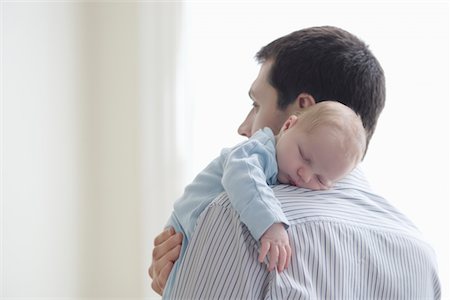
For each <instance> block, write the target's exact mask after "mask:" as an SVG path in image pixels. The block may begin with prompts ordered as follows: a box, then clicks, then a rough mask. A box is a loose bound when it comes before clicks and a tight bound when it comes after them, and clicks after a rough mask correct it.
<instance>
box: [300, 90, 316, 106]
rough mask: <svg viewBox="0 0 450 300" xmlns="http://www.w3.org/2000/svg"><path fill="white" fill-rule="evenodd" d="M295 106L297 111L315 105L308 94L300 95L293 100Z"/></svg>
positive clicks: (312, 98) (314, 101)
mask: <svg viewBox="0 0 450 300" xmlns="http://www.w3.org/2000/svg"><path fill="white" fill-rule="evenodd" d="M295 104H296V105H297V106H298V108H299V109H302V108H307V107H310V106H312V105H314V104H316V100H315V99H314V97H313V96H311V95H310V94H308V93H300V94H299V95H298V96H297V98H296V99H295Z"/></svg>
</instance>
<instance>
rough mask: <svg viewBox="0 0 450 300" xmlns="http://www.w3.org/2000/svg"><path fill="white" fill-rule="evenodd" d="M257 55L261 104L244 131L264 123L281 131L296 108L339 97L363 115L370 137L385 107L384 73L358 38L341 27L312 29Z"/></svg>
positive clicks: (253, 91)
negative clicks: (259, 68)
mask: <svg viewBox="0 0 450 300" xmlns="http://www.w3.org/2000/svg"><path fill="white" fill-rule="evenodd" d="M256 59H257V60H258V62H259V63H262V66H261V71H260V73H259V75H258V77H257V78H256V80H255V82H254V83H253V84H252V87H251V88H250V93H249V94H250V97H251V98H252V100H253V102H254V105H256V107H254V108H253V109H252V111H250V113H249V115H248V116H247V118H246V119H245V121H244V122H243V123H242V125H241V126H240V127H239V129H238V132H239V134H241V135H245V136H251V135H252V134H253V133H254V132H255V131H256V130H258V129H259V128H261V127H264V126H268V127H270V128H272V130H273V131H274V132H275V133H277V132H278V131H279V130H280V128H281V126H282V125H283V122H284V121H285V120H286V118H287V117H288V116H289V115H291V114H292V113H293V112H294V111H297V110H301V109H303V108H305V107H308V106H310V105H313V104H315V103H318V102H321V101H324V100H327V99H336V101H339V102H341V103H343V104H344V105H346V106H348V107H350V108H352V109H353V110H354V111H355V112H356V113H357V114H358V115H360V116H361V119H362V122H363V125H364V128H365V129H366V132H367V141H369V140H370V138H371V137H372V134H373V132H374V130H375V127H376V123H377V120H378V117H379V115H380V113H381V111H382V109H383V107H384V102H385V81H384V73H383V69H382V68H381V66H380V64H379V62H378V61H377V59H376V58H375V57H374V56H373V54H372V53H371V51H370V50H369V49H368V47H367V45H366V44H364V42H362V41H361V40H359V39H358V38H357V37H355V36H354V35H352V34H350V33H348V32H346V31H344V30H342V29H339V28H336V27H329V26H325V27H312V28H306V29H302V30H299V31H295V32H293V33H291V34H288V35H286V36H283V37H281V38H279V39H277V40H275V41H273V42H271V43H269V44H268V45H266V46H264V47H263V48H262V49H261V50H260V51H259V52H258V53H257V54H256ZM267 93H269V94H267ZM273 102H275V103H273Z"/></svg>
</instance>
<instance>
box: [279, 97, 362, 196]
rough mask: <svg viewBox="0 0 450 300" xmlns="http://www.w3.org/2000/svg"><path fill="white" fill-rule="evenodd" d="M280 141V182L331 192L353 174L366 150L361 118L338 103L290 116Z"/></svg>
mask: <svg viewBox="0 0 450 300" xmlns="http://www.w3.org/2000/svg"><path fill="white" fill-rule="evenodd" d="M276 140H277V145H276V149H277V162H278V181H279V182H280V183H285V184H291V185H296V186H299V187H304V188H309V189H313V190H323V189H329V188H330V187H332V186H333V184H334V183H335V182H336V181H338V180H340V179H341V178H343V177H344V176H345V175H347V174H348V173H350V172H351V171H352V170H353V169H354V168H355V167H356V165H357V164H358V163H359V162H360V161H361V159H362V157H363V156H364V152H365V150H366V132H365V130H364V127H363V125H362V122H361V119H360V117H359V116H358V115H357V114H356V113H355V112H354V111H353V110H352V109H350V108H349V107H347V106H345V105H343V104H341V103H339V102H336V101H323V102H319V103H317V104H315V105H312V106H310V107H308V108H306V109H303V110H302V111H300V112H299V113H298V114H297V115H292V116H290V117H289V118H288V119H287V121H286V122H285V123H284V125H283V127H282V128H281V130H280V133H279V134H278V135H277V136H276Z"/></svg>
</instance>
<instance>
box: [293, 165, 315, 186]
mask: <svg viewBox="0 0 450 300" xmlns="http://www.w3.org/2000/svg"><path fill="white" fill-rule="evenodd" d="M297 174H298V176H300V177H301V178H302V179H303V181H304V182H305V183H308V182H309V181H310V180H311V177H312V171H311V169H310V168H309V167H307V166H301V167H300V168H299V169H298V171H297Z"/></svg>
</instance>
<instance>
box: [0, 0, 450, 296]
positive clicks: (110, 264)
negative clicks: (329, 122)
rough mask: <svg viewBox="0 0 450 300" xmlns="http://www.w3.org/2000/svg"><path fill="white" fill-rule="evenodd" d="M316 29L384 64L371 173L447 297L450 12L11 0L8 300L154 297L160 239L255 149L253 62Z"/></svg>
mask: <svg viewBox="0 0 450 300" xmlns="http://www.w3.org/2000/svg"><path fill="white" fill-rule="evenodd" d="M316 25H334V26H338V27H341V28H344V29H346V30H348V31H350V32H352V33H354V34H356V35H357V36H359V37H360V38H361V39H362V40H364V41H365V42H366V43H368V44H369V46H370V48H371V49H372V51H373V53H374V54H375V56H376V57H377V58H378V60H379V61H380V63H381V65H382V66H383V68H384V70H385V74H386V80H387V104H386V107H385V110H384V112H383V114H382V116H381V118H380V120H379V125H378V128H377V131H376V132H375V135H374V137H373V140H372V142H371V147H370V149H369V151H368V154H367V157H366V159H365V161H364V163H363V168H364V170H365V172H366V175H367V177H368V178H369V181H370V182H371V184H372V185H373V187H374V189H375V190H376V191H377V192H379V193H380V194H381V195H383V196H384V197H386V198H387V199H389V200H390V201H391V202H392V203H393V204H394V205H395V206H397V207H398V208H399V209H400V210H402V211H403V212H404V213H405V214H406V215H407V216H409V217H410V218H411V219H412V220H413V221H414V222H415V224H416V225H417V226H418V227H419V229H420V230H421V231H422V232H423V234H424V236H425V238H426V239H427V241H428V242H429V243H430V244H431V245H432V246H433V247H434V249H435V251H436V254H437V258H438V263H439V267H440V277H441V280H442V286H443V299H449V297H450V294H449V290H448V287H449V283H450V279H449V264H450V263H449V253H450V249H449V236H450V230H449V229H450V228H449V215H450V214H449V198H450V193H449V182H450V176H449V153H450V151H449V134H450V131H449V116H450V114H449V99H450V97H449V82H450V78H449V53H450V51H449V50H450V49H449V4H448V2H447V1H435V2H432V1H428V2H426V3H425V2H423V3H421V2H417V1H397V2H389V3H387V2H386V3H378V4H377V3H373V2H369V1H366V2H365V1H359V2H354V1H352V2H341V3H336V2H320V1H318V2H314V3H312V2H292V1H291V2H261V1H245V2H242V3H237V2H231V3H225V2H222V1H220V2H182V1H178V2H172V1H170V2H162V1H159V2H158V1H149V2H145V1H139V2H138V1H130V2H125V1H114V2H113V1H95V2H93V3H91V2H87V1H82V2H81V1H80V2H76V1H70V2H69V1H67V2H66V1H61V2H50V1H46V2H40V1H36V2H33V1H27V2H13V1H2V2H1V55H0V56H1V107H0V108H1V205H0V212H1V215H0V216H1V230H0V234H1V236H0V241H1V245H0V269H1V273H0V276H1V278H0V279H1V280H0V295H1V296H2V299H10V298H14V299H17V298H20V299H27V298H30V299H31V298H33V299H34V298H37V297H43V298H45V299H50V298H63V297H64V298H67V299H79V298H86V299H88V298H92V299H94V298H95V299H96V298H103V299H111V298H113V297H114V298H115V299H130V298H136V299H159V296H158V295H156V294H155V293H153V292H152V291H151V287H150V281H149V277H148V275H147V269H148V267H149V265H150V261H151V251H152V248H153V239H154V237H155V236H156V235H157V234H158V233H160V232H161V230H162V229H163V226H164V224H165V222H166V220H167V218H168V216H169V214H170V212H171V209H172V204H173V202H174V201H175V200H176V198H177V197H178V196H180V195H181V193H182V191H183V188H184V186H185V185H186V184H188V183H189V182H190V181H191V180H192V179H193V177H194V176H195V175H196V174H197V172H199V171H200V170H201V169H202V168H203V167H204V166H206V164H207V163H208V162H209V161H210V160H212V159H213V158H214V157H216V156H217V155H218V154H219V151H220V149H222V148H223V147H227V146H231V145H234V144H235V143H237V142H240V141H242V140H243V139H244V138H243V137H240V136H239V135H238V134H237V127H238V126H239V124H240V122H241V121H242V120H243V119H244V117H245V116H246V114H247V112H248V110H249V109H250V108H251V101H250V99H249V98H248V96H247V92H248V89H249V87H250V84H251V83H252V81H253V80H254V78H255V77H256V74H257V72H258V70H259V66H258V65H257V64H256V62H255V61H254V59H253V57H254V55H255V53H256V52H257V51H258V50H259V49H260V47H262V46H264V45H265V44H267V43H269V42H270V41H272V40H274V39H275V38H278V37H280V36H282V35H285V34H288V33H290V32H292V31H294V30H298V29H300V28H304V27H310V26H316Z"/></svg>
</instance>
